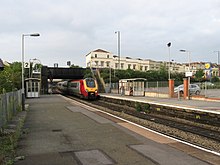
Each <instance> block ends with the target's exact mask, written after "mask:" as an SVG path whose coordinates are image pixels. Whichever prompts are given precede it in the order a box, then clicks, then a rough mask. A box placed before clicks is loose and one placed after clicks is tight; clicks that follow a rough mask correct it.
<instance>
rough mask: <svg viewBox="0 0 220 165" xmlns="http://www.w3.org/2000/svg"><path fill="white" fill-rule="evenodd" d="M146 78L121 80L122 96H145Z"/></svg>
mask: <svg viewBox="0 0 220 165" xmlns="http://www.w3.org/2000/svg"><path fill="white" fill-rule="evenodd" d="M145 82H146V79H145V78H131V79H121V80H119V89H120V94H121V95H127V96H144V95H145V91H144V84H145Z"/></svg>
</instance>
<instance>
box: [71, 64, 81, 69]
mask: <svg viewBox="0 0 220 165" xmlns="http://www.w3.org/2000/svg"><path fill="white" fill-rule="evenodd" d="M70 68H82V67H81V66H78V65H74V64H72V65H71V66H70Z"/></svg>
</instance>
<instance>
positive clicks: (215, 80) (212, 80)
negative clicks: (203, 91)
mask: <svg viewBox="0 0 220 165" xmlns="http://www.w3.org/2000/svg"><path fill="white" fill-rule="evenodd" d="M211 82H212V83H216V82H220V79H219V78H218V77H216V76H215V77H213V78H212V79H211Z"/></svg>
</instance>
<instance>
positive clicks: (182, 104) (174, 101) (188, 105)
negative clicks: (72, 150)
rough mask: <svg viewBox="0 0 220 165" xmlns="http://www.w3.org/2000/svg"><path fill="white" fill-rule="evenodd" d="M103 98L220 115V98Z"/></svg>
mask: <svg viewBox="0 0 220 165" xmlns="http://www.w3.org/2000/svg"><path fill="white" fill-rule="evenodd" d="M100 96H101V97H109V98H115V99H122V100H130V101H137V102H145V103H149V104H156V105H162V106H168V107H172V108H180V109H189V110H195V111H202V112H208V113H214V114H219V115H220V98H216V99H212V100H194V99H193V100H192V99H190V100H188V99H178V98H157V97H147V96H141V97H138V96H122V95H120V94H101V95H100Z"/></svg>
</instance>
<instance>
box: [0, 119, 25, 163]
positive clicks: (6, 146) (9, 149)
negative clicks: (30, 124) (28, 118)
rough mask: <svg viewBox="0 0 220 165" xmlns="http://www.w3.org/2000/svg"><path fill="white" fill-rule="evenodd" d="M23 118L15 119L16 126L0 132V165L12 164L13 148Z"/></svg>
mask: <svg viewBox="0 0 220 165" xmlns="http://www.w3.org/2000/svg"><path fill="white" fill-rule="evenodd" d="M23 123H24V118H22V117H21V119H18V120H17V123H16V127H15V128H13V129H9V130H10V132H9V131H7V129H5V130H4V131H2V132H0V165H12V164H14V158H15V156H16V153H15V150H16V146H17V142H18V139H19V137H20V134H21V128H22V126H23Z"/></svg>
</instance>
